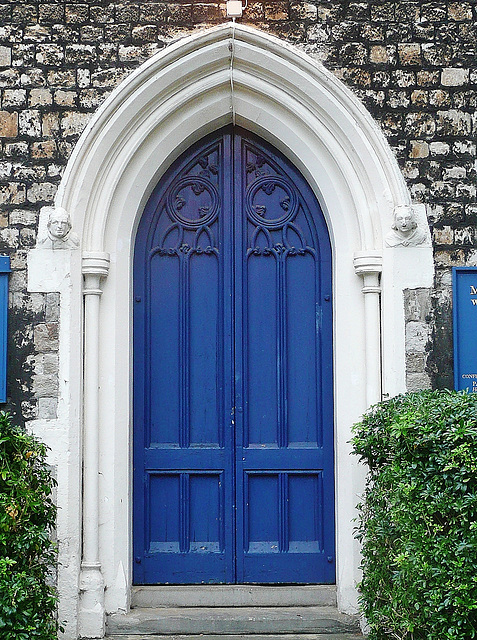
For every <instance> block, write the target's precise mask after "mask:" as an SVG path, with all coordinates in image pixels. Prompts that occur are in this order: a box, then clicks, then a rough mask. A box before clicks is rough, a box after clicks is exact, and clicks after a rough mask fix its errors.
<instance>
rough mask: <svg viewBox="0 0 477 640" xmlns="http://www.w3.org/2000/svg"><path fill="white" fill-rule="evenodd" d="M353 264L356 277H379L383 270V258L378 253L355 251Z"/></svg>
mask: <svg viewBox="0 0 477 640" xmlns="http://www.w3.org/2000/svg"><path fill="white" fill-rule="evenodd" d="M353 264H354V271H355V273H356V275H357V276H365V275H371V274H376V275H379V274H380V273H381V271H382V270H383V256H382V254H381V252H380V251H357V252H356V253H355V254H354V258H353Z"/></svg>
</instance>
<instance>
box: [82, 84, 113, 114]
mask: <svg viewBox="0 0 477 640" xmlns="http://www.w3.org/2000/svg"><path fill="white" fill-rule="evenodd" d="M109 94H110V91H108V90H107V89H83V90H82V91H81V92H80V95H79V103H80V106H81V107H83V108H85V109H96V108H97V107H99V105H100V104H102V103H103V102H104V101H105V100H106V98H107V97H108V95H109Z"/></svg>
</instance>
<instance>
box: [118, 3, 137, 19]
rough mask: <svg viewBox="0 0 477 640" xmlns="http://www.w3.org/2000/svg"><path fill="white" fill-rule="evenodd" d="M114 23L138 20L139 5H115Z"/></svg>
mask: <svg viewBox="0 0 477 640" xmlns="http://www.w3.org/2000/svg"><path fill="white" fill-rule="evenodd" d="M115 11H116V22H130V23H133V22H137V21H138V20H139V5H138V4H135V3H133V2H121V3H117V4H116V7H115Z"/></svg>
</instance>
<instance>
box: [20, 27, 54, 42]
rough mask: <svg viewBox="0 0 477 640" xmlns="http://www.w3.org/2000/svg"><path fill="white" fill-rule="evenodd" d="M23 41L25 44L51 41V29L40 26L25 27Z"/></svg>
mask: <svg viewBox="0 0 477 640" xmlns="http://www.w3.org/2000/svg"><path fill="white" fill-rule="evenodd" d="M23 39H24V40H25V42H48V41H51V28H50V27H46V26H44V25H40V24H32V25H27V26H26V27H25V32H24V36H23Z"/></svg>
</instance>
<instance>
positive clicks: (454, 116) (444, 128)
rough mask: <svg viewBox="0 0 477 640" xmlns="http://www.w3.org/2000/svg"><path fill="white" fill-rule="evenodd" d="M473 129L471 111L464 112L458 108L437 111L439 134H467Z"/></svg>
mask: <svg viewBox="0 0 477 640" xmlns="http://www.w3.org/2000/svg"><path fill="white" fill-rule="evenodd" d="M471 131H472V120H471V117H470V113H463V112H462V111H457V110H456V109H449V110H448V111H438V112H437V133H438V135H450V136H467V135H469V134H470V133H471Z"/></svg>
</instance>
